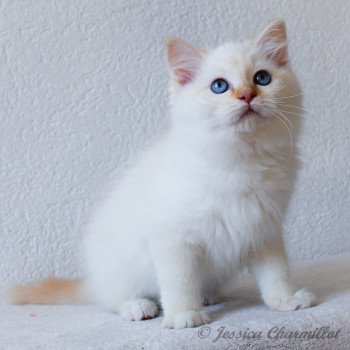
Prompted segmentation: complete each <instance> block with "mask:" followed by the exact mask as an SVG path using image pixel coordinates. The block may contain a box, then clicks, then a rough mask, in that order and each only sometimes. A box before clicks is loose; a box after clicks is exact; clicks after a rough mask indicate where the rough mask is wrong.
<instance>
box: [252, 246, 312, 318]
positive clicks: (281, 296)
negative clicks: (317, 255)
mask: <svg viewBox="0 0 350 350" xmlns="http://www.w3.org/2000/svg"><path fill="white" fill-rule="evenodd" d="M248 266H249V268H250V270H251V272H252V274H253V276H254V278H255V279H256V282H257V284H258V287H259V289H260V293H261V296H262V298H263V300H264V302H265V304H266V305H268V306H270V307H271V308H272V309H274V310H278V311H293V310H298V309H303V308H307V307H310V306H312V305H314V303H315V297H314V295H313V294H312V293H310V292H308V291H306V290H305V289H299V290H297V288H296V287H294V286H293V285H292V283H291V281H290V279H289V271H288V261H287V257H286V254H285V250H284V243H283V240H282V239H281V240H280V241H278V242H276V241H271V242H268V243H266V244H265V247H264V248H263V249H261V250H260V251H258V252H256V251H254V253H251V254H250V256H249V258H248Z"/></svg>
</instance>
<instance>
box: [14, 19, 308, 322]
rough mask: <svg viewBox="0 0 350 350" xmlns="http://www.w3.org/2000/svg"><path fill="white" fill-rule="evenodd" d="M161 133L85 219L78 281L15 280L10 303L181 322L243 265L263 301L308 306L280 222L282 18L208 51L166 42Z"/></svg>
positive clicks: (284, 87)
mask: <svg viewBox="0 0 350 350" xmlns="http://www.w3.org/2000/svg"><path fill="white" fill-rule="evenodd" d="M167 57H168V62H169V67H170V71H171V114H172V125H171V128H170V131H169V132H168V133H167V134H166V135H165V136H164V138H163V139H162V140H161V142H159V143H158V144H157V145H156V146H155V147H153V148H152V149H151V150H150V151H148V152H147V153H146V154H144V156H143V158H142V159H141V160H140V162H139V163H138V164H137V166H135V167H134V168H132V169H131V170H130V171H129V173H128V174H127V176H126V177H125V178H124V180H123V181H122V182H121V183H119V184H118V185H117V187H116V188H115V189H114V190H113V191H112V192H111V194H110V196H109V198H108V199H107V200H106V202H105V204H104V205H103V207H102V208H101V209H100V210H99V211H98V212H97V213H96V214H95V216H94V217H93V219H92V220H91V222H90V224H89V226H88V233H87V236H86V240H85V250H86V263H87V273H86V277H85V279H84V280H83V281H82V282H75V281H65V280H61V279H55V278H54V279H49V280H46V281H44V282H41V283H40V284H34V285H30V286H24V287H17V289H15V290H14V291H13V293H12V298H13V299H14V301H15V302H17V303H30V302H37V303H64V302H76V301H79V300H80V299H82V297H83V294H84V293H85V295H88V298H89V299H90V300H92V301H94V302H97V303H100V304H102V305H105V306H106V307H108V308H109V309H110V310H113V311H117V312H119V313H120V314H121V315H122V316H123V317H125V318H127V319H130V320H141V319H146V318H152V317H155V316H156V315H157V314H158V308H157V305H156V303H155V302H154V301H153V300H154V299H158V298H160V300H161V303H162V307H163V309H164V321H163V326H164V327H167V328H184V327H193V326H198V325H201V324H203V323H206V322H208V321H209V317H208V316H207V315H206V314H205V313H204V312H202V311H201V307H202V304H203V300H204V299H205V298H206V300H215V297H216V293H217V292H218V290H219V289H220V288H221V287H223V286H224V285H225V284H226V283H227V282H230V281H231V280H232V278H233V276H234V273H235V271H237V270H238V269H239V267H241V266H242V265H247V266H248V267H249V269H250V270H251V272H252V274H253V276H254V277H255V279H256V281H257V284H258V286H259V288H260V291H261V295H262V298H263V300H264V302H265V303H266V304H267V305H269V306H270V307H271V308H273V309H275V310H280V311H288V310H296V309H298V308H304V307H308V306H310V305H311V304H312V303H313V296H312V294H310V293H308V292H306V291H305V290H303V289H301V290H298V291H297V288H295V287H294V286H293V285H292V284H291V282H290V281H289V278H288V267H287V260H286V254H285V251H284V244H283V238H282V222H283V218H284V215H285V211H286V208H287V205H288V201H289V198H290V192H291V190H292V187H293V182H294V176H295V171H296V168H297V167H296V162H295V160H294V159H295V158H294V157H291V156H292V151H293V155H295V151H296V150H295V149H294V150H293V149H292V146H294V145H292V138H291V137H292V136H293V135H292V132H293V133H294V134H295V132H296V131H297V129H298V123H297V122H298V121H299V120H298V119H297V118H296V117H295V115H294V113H298V111H299V108H298V105H299V104H300V91H299V88H298V84H297V82H296V79H295V77H294V75H293V73H292V71H291V69H290V67H289V64H288V61H287V48H286V32H285V26H284V23H283V22H282V21H274V22H273V23H271V24H270V25H269V26H268V27H267V28H266V30H265V31H264V32H263V33H262V35H261V36H260V37H259V38H258V39H257V40H256V41H254V42H248V43H243V44H242V43H233V44H232V43H230V44H226V45H223V46H220V47H219V48H217V49H214V50H202V49H196V48H194V47H192V46H191V45H190V44H188V43H186V42H184V41H183V40H180V39H169V40H168V41H167Z"/></svg>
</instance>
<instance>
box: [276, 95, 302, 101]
mask: <svg viewBox="0 0 350 350" xmlns="http://www.w3.org/2000/svg"><path fill="white" fill-rule="evenodd" d="M302 95H303V94H296V95H291V96H283V97H276V99H277V100H285V99H287V98H293V97H299V96H302ZM274 96H276V95H274Z"/></svg>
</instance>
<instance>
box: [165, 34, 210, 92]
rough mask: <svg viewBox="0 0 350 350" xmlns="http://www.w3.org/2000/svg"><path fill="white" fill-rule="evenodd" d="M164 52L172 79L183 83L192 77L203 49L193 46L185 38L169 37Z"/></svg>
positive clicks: (201, 58) (198, 64)
mask: <svg viewBox="0 0 350 350" xmlns="http://www.w3.org/2000/svg"><path fill="white" fill-rule="evenodd" d="M166 54H167V59H168V64H169V67H170V71H171V75H172V77H173V79H174V80H175V81H177V82H178V83H179V84H180V85H185V84H187V83H189V82H190V81H192V80H193V79H194V77H195V75H196V73H197V72H198V70H199V67H200V65H201V63H202V61H203V58H204V55H205V50H202V49H199V48H196V47H193V46H192V45H191V44H189V43H188V42H186V41H185V40H182V39H179V38H169V39H168V40H167V41H166Z"/></svg>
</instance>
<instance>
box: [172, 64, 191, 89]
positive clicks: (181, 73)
mask: <svg viewBox="0 0 350 350" xmlns="http://www.w3.org/2000/svg"><path fill="white" fill-rule="evenodd" d="M175 74H176V77H177V81H178V83H180V84H181V85H185V84H187V83H189V82H190V81H191V80H192V76H191V74H190V72H189V71H188V70H186V69H183V68H178V69H177V70H176V71H175Z"/></svg>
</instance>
